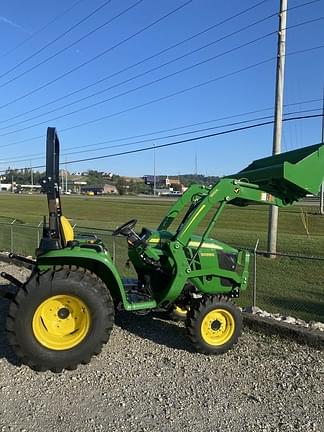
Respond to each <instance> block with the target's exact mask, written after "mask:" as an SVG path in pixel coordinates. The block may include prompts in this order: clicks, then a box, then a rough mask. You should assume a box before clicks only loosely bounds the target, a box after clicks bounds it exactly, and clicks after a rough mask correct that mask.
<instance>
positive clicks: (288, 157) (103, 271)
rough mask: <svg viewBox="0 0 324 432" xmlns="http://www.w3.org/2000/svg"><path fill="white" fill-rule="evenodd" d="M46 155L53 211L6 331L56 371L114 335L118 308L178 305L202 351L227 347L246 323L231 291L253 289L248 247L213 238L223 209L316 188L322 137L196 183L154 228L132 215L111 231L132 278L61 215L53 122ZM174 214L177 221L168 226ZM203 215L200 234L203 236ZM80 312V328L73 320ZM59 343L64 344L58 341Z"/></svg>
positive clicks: (25, 352)
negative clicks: (120, 240) (123, 246)
mask: <svg viewBox="0 0 324 432" xmlns="http://www.w3.org/2000/svg"><path fill="white" fill-rule="evenodd" d="M46 161H47V166H46V177H45V178H44V179H42V181H41V184H42V186H43V190H44V191H45V192H46V194H47V200H48V209H49V216H48V218H47V222H46V223H45V224H44V232H43V238H42V240H41V242H40V245H39V247H38V249H37V252H36V260H35V261H34V262H33V263H32V265H33V271H32V274H31V276H30V278H29V279H28V280H27V282H26V283H25V284H24V285H23V286H20V287H19V289H18V291H17V294H16V296H15V299H13V302H12V305H11V307H10V310H9V315H8V321H7V330H8V336H9V341H10V343H11V345H12V346H13V349H14V350H15V351H16V353H17V355H18V356H19V357H20V358H21V359H22V361H23V362H25V363H26V364H28V365H29V366H30V367H32V368H33V369H36V370H47V369H50V370H53V371H55V372H57V371H61V370H62V369H64V368H66V369H69V368H75V367H76V366H77V365H78V364H79V363H86V362H88V361H90V358H91V356H92V355H93V354H96V353H98V352H99V351H100V349H101V347H102V345H103V344H104V343H105V342H107V341H108V339H109V335H110V331H111V328H112V325H113V321H114V314H116V313H119V311H120V310H124V311H129V312H134V313H136V312H137V313H144V312H151V311H153V312H154V310H158V311H161V310H164V311H166V312H167V313H173V312H174V311H180V314H181V316H184V317H186V326H187V329H188V334H189V337H190V340H191V342H192V344H193V345H194V347H195V348H196V349H197V351H200V352H202V353H205V354H221V353H223V352H226V351H227V350H228V349H230V348H231V347H232V346H233V345H234V344H235V343H236V342H237V341H238V338H239V335H240V332H241V325H242V320H241V314H240V311H239V310H238V308H237V307H236V306H235V305H234V304H233V302H232V300H233V299H235V298H236V297H238V296H239V295H240V292H241V291H243V290H245V289H246V288H247V284H248V278H249V259H250V254H249V252H247V251H245V250H239V249H236V248H234V247H231V246H229V245H227V244H225V243H222V242H220V241H218V240H216V239H213V238H211V237H210V235H211V232H212V229H213V227H214V226H215V224H217V220H218V218H219V216H220V214H221V213H222V211H223V210H224V208H225V207H226V206H227V205H234V206H246V205H249V204H255V203H259V204H263V205H276V206H279V207H283V206H287V205H290V204H292V203H294V202H295V201H297V200H299V199H301V198H303V197H304V196H305V195H306V194H308V193H317V192H318V191H319V187H320V184H321V182H322V181H323V179H324V168H323V167H324V145H323V144H317V145H313V146H310V147H305V148H301V149H298V150H294V151H290V152H287V153H282V154H280V155H276V156H271V157H267V158H263V159H259V160H256V161H254V162H252V163H251V164H250V165H249V166H248V167H247V168H245V169H243V170H242V171H240V172H239V173H236V174H233V175H230V176H227V177H224V178H221V179H219V180H218V181H217V183H216V184H214V185H213V186H211V187H204V186H201V185H192V186H190V187H189V188H188V190H187V191H186V192H185V193H184V194H183V195H182V196H181V197H180V198H179V199H178V200H177V201H176V202H175V203H174V204H173V205H172V206H171V208H170V209H169V211H168V213H167V214H166V215H165V217H164V218H163V220H162V221H161V223H160V224H159V226H158V227H157V228H156V229H150V228H143V229H142V231H141V232H139V233H137V232H136V231H135V225H136V219H133V220H131V221H129V222H126V223H125V224H124V225H122V226H120V227H119V228H117V229H116V230H115V231H114V232H113V235H115V236H117V235H121V236H125V238H126V239H125V240H126V241H127V244H128V256H129V261H130V263H131V265H133V267H134V269H135V271H136V273H137V277H138V278H137V280H126V279H123V277H122V275H120V274H119V272H118V271H117V269H116V267H115V265H114V263H113V259H112V257H111V255H110V253H109V251H108V250H107V248H106V247H105V245H104V244H103V243H102V241H101V240H100V239H97V238H96V237H95V236H83V237H79V238H78V237H76V238H75V237H74V234H73V230H72V228H71V226H70V225H69V223H68V221H67V220H66V219H65V218H64V217H63V214H62V208H61V201H60V193H59V140H58V137H57V134H56V131H55V129H53V128H48V132H47V157H46ZM108 211H109V209H108ZM134 216H136V215H134ZM177 217H179V219H180V220H181V221H180V223H179V224H178V226H177V227H176V228H175V229H174V230H170V226H171V225H172V224H173V223H174V222H175V219H176V218H177ZM207 217H208V223H207V226H206V228H205V229H204V232H203V234H202V235H197V230H198V227H200V226H201V224H202V222H203V221H205V220H206V218H207ZM16 258H17V257H16ZM18 259H19V257H18ZM20 259H21V261H23V260H24V258H22V257H21V258H20ZM25 261H26V260H25ZM29 264H30V262H29ZM8 278H9V276H8ZM11 281H12V277H11ZM17 283H18V282H17ZM64 299H65V300H64ZM66 299H67V300H66ZM68 299H71V301H70V300H68ZM84 305H85V306H84ZM48 308H50V309H48ZM62 311H63V312H64V313H63V312H62ZM82 311H83V312H82ZM83 313H84V314H86V315H85V318H84V320H85V319H86V325H85V324H84V325H83V327H82V326H81V324H78V323H77V320H79V321H81V320H82V319H83ZM39 317H40V318H39ZM62 317H63V318H62ZM37 319H39V320H40V321H39V322H38V321H37ZM68 320H70V321H68ZM89 323H90V324H89ZM78 325H79V327H78ZM33 329H34V330H33ZM35 329H36V330H35ZM73 334H76V335H79V334H80V337H79V336H78V339H75V338H73V337H72V335H73ZM84 334H85V336H83V335H84ZM43 339H44V340H43ZM75 340H77V341H78V343H77V344H76V345H75V342H73V343H74V345H73V344H72V342H71V341H75ZM61 346H62V347H65V348H64V349H63V350H62V349H58V347H61ZM121 349H122V348H121Z"/></svg>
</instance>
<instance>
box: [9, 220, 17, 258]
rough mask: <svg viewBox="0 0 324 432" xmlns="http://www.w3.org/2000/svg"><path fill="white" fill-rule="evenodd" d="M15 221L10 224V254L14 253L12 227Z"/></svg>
mask: <svg viewBox="0 0 324 432" xmlns="http://www.w3.org/2000/svg"><path fill="white" fill-rule="evenodd" d="M16 220H17V219H14V220H13V221H12V222H10V252H13V251H14V236H13V226H14V223H15V222H16Z"/></svg>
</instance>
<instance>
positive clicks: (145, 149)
mask: <svg viewBox="0 0 324 432" xmlns="http://www.w3.org/2000/svg"><path fill="white" fill-rule="evenodd" d="M319 117H323V114H312V115H307V116H296V117H290V118H288V119H283V121H284V122H287V121H293V120H302V119H310V118H319ZM273 123H274V120H269V121H264V122H260V123H256V124H252V125H247V126H241V127H238V128H232V129H228V130H225V131H221V132H214V133H211V134H206V135H200V136H198V137H192V138H186V139H183V140H178V141H172V142H169V143H164V144H154V145H152V146H150V147H143V148H139V149H133V150H127V151H123V152H118V153H111V154H107V155H101V156H93V157H88V158H83V159H75V160H71V161H65V162H64V165H71V164H75V163H80V162H89V161H93V160H100V159H108V158H110V157H116V156H125V155H129V154H135V153H142V152H145V151H149V150H153V149H158V148H166V147H171V146H176V145H179V144H184V143H188V142H194V141H198V140H204V139H208V138H212V137H216V136H220V135H226V134H230V133H234V132H240V131H244V130H249V129H254V128H258V127H262V126H267V125H271V124H273ZM44 167H45V165H37V166H31V167H23V168H16V169H19V170H21V169H24V168H27V169H39V168H44ZM2 172H5V171H2Z"/></svg>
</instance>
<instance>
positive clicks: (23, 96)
mask: <svg viewBox="0 0 324 432" xmlns="http://www.w3.org/2000/svg"><path fill="white" fill-rule="evenodd" d="M191 2H192V0H188V1H186V2H185V3H183V4H182V5H180V6H178V7H177V8H175V9H173V10H172V11H171V12H168V13H167V14H165V15H162V16H161V17H160V18H158V19H157V20H155V21H153V22H152V23H151V24H148V25H147V26H145V27H143V28H142V29H140V30H138V31H137V32H135V33H133V34H131V35H130V36H128V37H127V38H125V39H123V40H121V41H120V42H118V43H116V44H115V45H112V46H111V47H109V48H107V49H106V50H104V51H102V52H101V53H99V54H97V55H95V56H94V57H92V58H91V59H89V60H87V61H85V62H83V63H81V64H79V65H78V66H75V67H74V68H72V69H70V70H69V71H67V72H65V73H63V74H62V75H59V76H58V77H56V78H54V79H52V80H51V81H48V82H47V83H45V84H42V85H41V86H40V87H37V88H36V89H33V90H31V91H29V92H28V93H25V94H24V95H22V96H19V97H18V98H16V99H13V100H11V101H10V102H7V103H6V104H4V105H1V106H0V109H1V108H5V107H7V106H9V105H11V104H13V103H14V102H17V101H19V100H21V99H24V98H25V97H27V96H30V95H31V94H34V93H36V92H38V91H39V90H42V89H44V88H46V87H48V86H49V85H51V84H53V83H55V82H57V81H59V80H60V79H62V78H64V77H66V76H68V75H70V74H71V73H73V72H75V71H77V70H79V69H81V68H82V67H83V66H86V65H88V64H90V63H92V62H93V61H95V60H97V59H98V58H100V57H102V56H104V55H105V54H107V53H108V52H110V51H112V50H114V49H115V48H117V47H119V46H121V45H122V44H124V43H126V42H128V41H129V40H131V39H133V38H134V37H136V36H138V35H139V34H141V33H143V32H145V31H146V30H148V29H149V28H151V27H153V26H155V25H156V24H158V23H160V22H161V21H163V20H164V19H166V18H168V17H169V16H170V15H172V14H174V13H176V12H178V11H179V10H180V9H182V8H184V7H185V6H187V5H188V4H190V3H191Z"/></svg>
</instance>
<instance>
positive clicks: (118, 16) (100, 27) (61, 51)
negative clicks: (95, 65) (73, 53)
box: [0, 0, 143, 88]
mask: <svg viewBox="0 0 324 432" xmlns="http://www.w3.org/2000/svg"><path fill="white" fill-rule="evenodd" d="M110 1H112V0H110ZM142 2H143V0H138V1H137V2H136V3H134V4H132V5H130V6H128V7H127V8H126V9H124V10H122V11H121V12H119V13H118V14H116V15H114V16H113V17H112V18H110V19H109V20H107V21H105V22H104V23H103V24H101V25H100V26H97V27H96V28H94V29H93V30H90V31H89V32H88V33H86V34H85V35H83V36H82V37H80V38H79V39H77V40H75V41H74V42H72V43H70V44H69V45H68V46H66V47H64V48H61V49H60V50H58V51H56V52H55V53H54V54H51V55H50V56H49V57H46V59H43V60H42V61H40V62H39V63H37V64H36V65H34V66H31V67H30V68H29V69H27V70H25V71H24V72H21V73H20V74H19V75H16V76H15V77H13V78H11V79H9V80H8V81H6V82H4V83H2V84H0V88H2V87H5V86H6V85H8V84H10V83H12V82H14V81H16V80H17V79H19V78H21V77H23V76H25V75H27V74H28V73H29V72H32V71H33V70H35V69H37V68H38V67H40V66H42V65H44V64H45V63H47V62H49V61H50V60H53V59H54V58H55V57H57V56H58V55H60V54H62V53H63V52H65V51H67V50H68V49H70V48H72V47H73V46H74V45H76V44H78V43H79V42H81V41H82V40H84V39H86V38H88V37H89V36H91V35H93V34H94V33H96V32H97V31H99V30H101V29H103V28H104V27H106V26H108V25H109V24H111V23H112V22H113V21H115V20H116V19H118V18H120V17H121V16H123V15H124V14H125V13H127V12H129V11H130V10H132V9H133V8H135V7H136V6H138V5H139V4H140V3H142ZM2 76H3V75H2ZM2 76H0V78H1V77H2Z"/></svg>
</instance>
